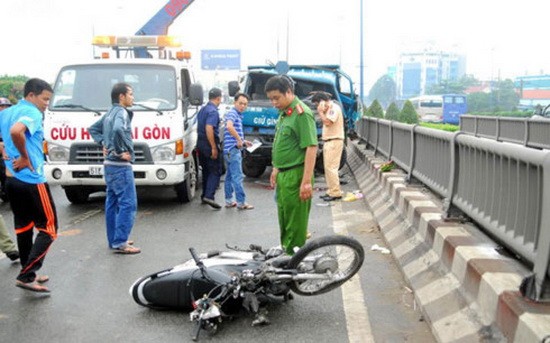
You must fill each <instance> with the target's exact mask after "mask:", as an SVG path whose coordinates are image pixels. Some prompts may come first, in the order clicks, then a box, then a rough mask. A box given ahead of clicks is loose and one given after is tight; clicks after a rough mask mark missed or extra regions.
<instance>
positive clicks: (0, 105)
mask: <svg viewBox="0 0 550 343" xmlns="http://www.w3.org/2000/svg"><path fill="white" fill-rule="evenodd" d="M10 106H11V102H10V101H9V100H8V99H6V98H0V112H2V111H3V110H5V109H6V108H8V107H10ZM1 115H2V114H1V113H0V116H1ZM3 151H4V143H3V142H2V137H0V184H1V188H0V199H2V200H3V201H4V202H5V201H6V200H7V198H8V197H7V196H6V164H5V162H4V158H3V156H2V153H3ZM0 250H1V251H2V252H3V253H5V254H6V256H7V257H8V258H9V259H10V260H12V261H15V260H17V259H18V258H19V251H17V248H16V247H15V243H14V242H13V241H12V239H11V237H10V235H9V234H8V228H7V227H6V223H5V222H4V217H3V216H2V215H0Z"/></svg>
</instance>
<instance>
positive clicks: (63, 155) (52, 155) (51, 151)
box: [48, 143, 70, 162]
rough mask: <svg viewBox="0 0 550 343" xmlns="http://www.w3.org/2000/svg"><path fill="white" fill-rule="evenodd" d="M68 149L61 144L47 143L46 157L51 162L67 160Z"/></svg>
mask: <svg viewBox="0 0 550 343" xmlns="http://www.w3.org/2000/svg"><path fill="white" fill-rule="evenodd" d="M69 155H70V151H69V149H68V148H65V147H63V146H61V145H55V144H51V143H49V144H48V158H49V159H50V161H51V162H68V161H69Z"/></svg>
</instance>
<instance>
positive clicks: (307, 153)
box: [265, 75, 318, 255]
mask: <svg viewBox="0 0 550 343" xmlns="http://www.w3.org/2000/svg"><path fill="white" fill-rule="evenodd" d="M265 92H266V94H267V97H268V98H269V100H271V104H272V105H273V106H274V107H276V108H277V109H278V110H279V119H278V120H277V126H276V131H275V140H274V141H273V150H272V164H273V171H272V172H271V177H270V182H271V186H272V187H275V186H276V189H275V192H276V193H275V194H276V199H277V210H278V216H279V229H280V230H281V233H280V234H281V246H282V247H283V249H284V250H285V251H286V253H287V254H289V255H293V254H294V248H296V247H298V248H299V247H301V246H303V245H304V244H305V242H306V238H307V224H308V220H309V211H310V209H311V197H312V194H313V168H314V166H315V158H316V155H317V144H318V142H317V128H316V127H315V119H314V118H313V112H311V109H309V107H307V106H306V105H305V104H304V103H303V102H302V101H301V100H300V99H298V97H297V96H296V95H294V81H293V80H292V79H291V78H290V77H288V76H286V75H277V76H272V77H271V78H269V80H267V82H266V84H265Z"/></svg>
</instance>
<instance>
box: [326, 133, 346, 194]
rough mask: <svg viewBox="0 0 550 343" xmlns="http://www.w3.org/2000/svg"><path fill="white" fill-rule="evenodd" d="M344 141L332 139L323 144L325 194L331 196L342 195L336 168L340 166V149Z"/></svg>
mask: <svg viewBox="0 0 550 343" xmlns="http://www.w3.org/2000/svg"><path fill="white" fill-rule="evenodd" d="M343 148H344V141H343V140H342V139H332V140H329V141H327V142H325V144H323V166H324V168H325V181H326V182H327V187H328V189H327V194H328V195H330V196H331V197H340V196H342V190H341V189H340V178H339V177H338V169H339V168H340V158H342V149H343Z"/></svg>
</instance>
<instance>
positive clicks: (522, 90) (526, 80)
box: [514, 75, 550, 109]
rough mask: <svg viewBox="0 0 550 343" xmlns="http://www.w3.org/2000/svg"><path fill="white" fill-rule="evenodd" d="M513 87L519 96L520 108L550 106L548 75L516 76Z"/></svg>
mask: <svg viewBox="0 0 550 343" xmlns="http://www.w3.org/2000/svg"><path fill="white" fill-rule="evenodd" d="M514 86H515V88H516V89H517V91H518V94H519V107H520V108H523V109H533V108H535V107H536V106H537V105H540V106H543V107H544V106H547V105H550V75H531V76H518V77H516V79H515V82H514Z"/></svg>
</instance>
